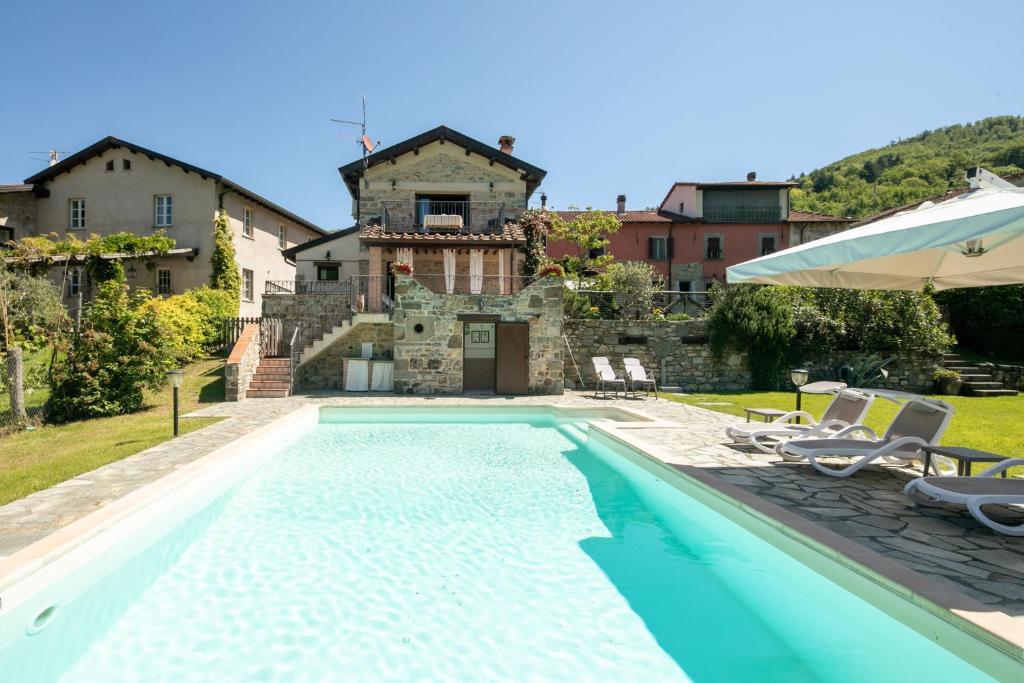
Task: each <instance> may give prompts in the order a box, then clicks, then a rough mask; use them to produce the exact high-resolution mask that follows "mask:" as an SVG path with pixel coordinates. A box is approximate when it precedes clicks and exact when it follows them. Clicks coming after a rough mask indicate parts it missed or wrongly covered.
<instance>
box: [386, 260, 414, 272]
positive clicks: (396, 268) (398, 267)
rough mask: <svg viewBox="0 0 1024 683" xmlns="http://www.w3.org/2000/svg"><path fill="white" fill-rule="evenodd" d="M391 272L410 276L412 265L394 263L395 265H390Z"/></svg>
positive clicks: (399, 262)
mask: <svg viewBox="0 0 1024 683" xmlns="http://www.w3.org/2000/svg"><path fill="white" fill-rule="evenodd" d="M391 272H392V273H401V274H402V275H412V264H411V263H402V262H401V261H396V262H395V263H392V264H391Z"/></svg>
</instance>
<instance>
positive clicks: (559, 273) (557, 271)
mask: <svg viewBox="0 0 1024 683" xmlns="http://www.w3.org/2000/svg"><path fill="white" fill-rule="evenodd" d="M537 276H538V277H559V278H564V277H565V268H562V266H561V265H560V264H558V263H545V264H544V265H543V266H541V267H540V270H538V271H537Z"/></svg>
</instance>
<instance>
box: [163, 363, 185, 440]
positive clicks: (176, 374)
mask: <svg viewBox="0 0 1024 683" xmlns="http://www.w3.org/2000/svg"><path fill="white" fill-rule="evenodd" d="M167 379H169V380H170V381H171V387H173V389H174V436H177V435H178V389H180V388H181V383H182V382H184V381H185V371H184V370H171V371H170V372H168V373H167Z"/></svg>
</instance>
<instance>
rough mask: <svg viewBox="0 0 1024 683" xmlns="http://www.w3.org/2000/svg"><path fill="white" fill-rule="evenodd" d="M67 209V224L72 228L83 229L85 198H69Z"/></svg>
mask: <svg viewBox="0 0 1024 683" xmlns="http://www.w3.org/2000/svg"><path fill="white" fill-rule="evenodd" d="M68 209H69V211H70V220H69V223H68V226H69V227H70V228H71V229H72V230H85V200H84V199H69V200H68Z"/></svg>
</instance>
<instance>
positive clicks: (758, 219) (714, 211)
mask: <svg viewBox="0 0 1024 683" xmlns="http://www.w3.org/2000/svg"><path fill="white" fill-rule="evenodd" d="M704 220H705V221H706V222H708V223H781V222H782V209H781V208H780V207H778V206H707V205H706V204H705V206H704Z"/></svg>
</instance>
